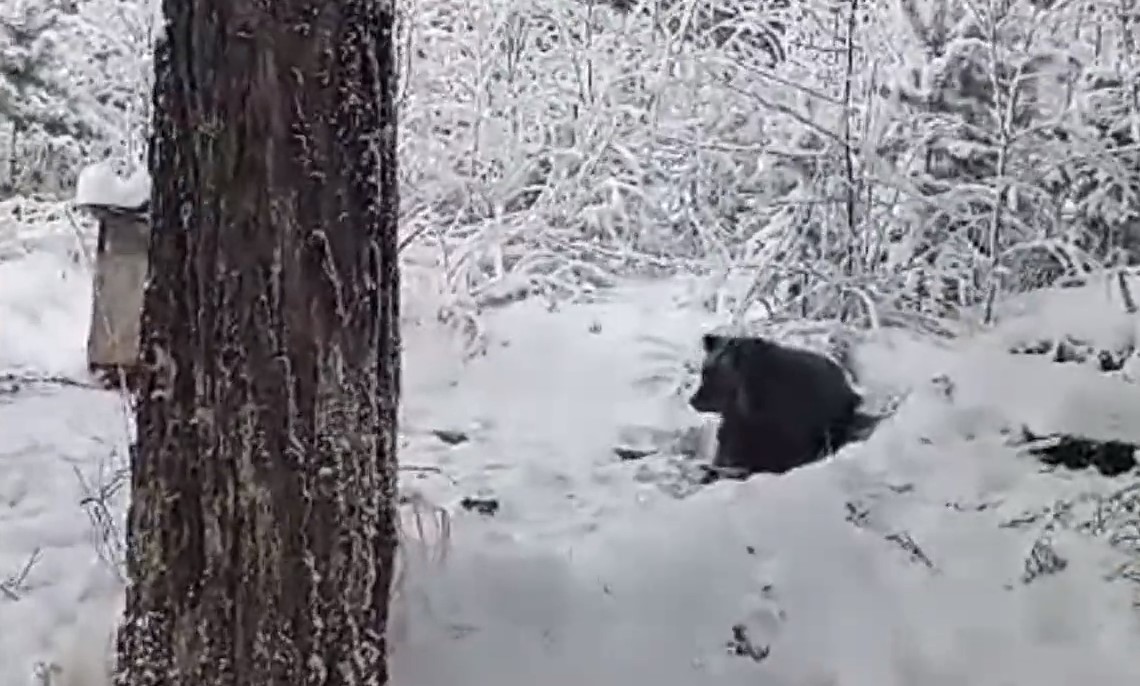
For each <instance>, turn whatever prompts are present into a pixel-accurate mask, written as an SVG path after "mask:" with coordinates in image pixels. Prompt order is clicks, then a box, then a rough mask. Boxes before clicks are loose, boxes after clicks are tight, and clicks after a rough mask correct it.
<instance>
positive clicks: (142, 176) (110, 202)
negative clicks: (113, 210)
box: [75, 162, 150, 209]
mask: <svg viewBox="0 0 1140 686" xmlns="http://www.w3.org/2000/svg"><path fill="white" fill-rule="evenodd" d="M149 200H150V172H148V171H147V169H146V167H144V166H141V165H140V166H138V167H136V168H135V170H134V171H133V172H131V174H130V175H129V176H127V177H126V178H124V177H122V176H119V175H118V173H116V172H115V170H114V168H113V167H112V166H111V164H110V163H108V162H97V163H95V164H92V165H88V166H87V167H84V168H83V170H82V171H80V172H79V178H78V180H77V181H76V184H75V204H77V205H80V206H98V207H123V208H131V209H133V208H137V207H141V206H143V205H144V204H145V203H146V202H147V201H149Z"/></svg>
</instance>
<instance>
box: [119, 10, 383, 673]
mask: <svg viewBox="0 0 1140 686" xmlns="http://www.w3.org/2000/svg"><path fill="white" fill-rule="evenodd" d="M163 11H164V13H165V15H166V18H167V26H166V35H165V37H164V38H162V39H161V40H160V42H159V44H158V47H157V49H156V85H155V119H154V123H155V131H154V138H153V139H152V146H151V160H150V166H151V172H152V178H153V179H154V189H153V192H152V195H153V197H152V202H151V207H152V216H151V221H152V225H153V230H152V238H151V245H150V280H149V283H148V286H147V291H146V296H145V303H144V314H143V333H142V357H143V365H144V369H145V370H146V373H145V380H144V382H143V386H142V390H141V394H140V397H139V399H138V402H139V404H138V410H137V418H138V441H137V444H136V450H135V452H134V455H133V457H132V463H131V471H132V488H133V491H132V502H131V508H130V514H129V522H128V533H127V540H128V560H127V563H128V572H129V575H130V578H131V584H130V587H129V589H128V593H127V607H126V614H125V617H124V619H123V623H122V627H121V628H120V631H119V642H118V661H117V672H116V678H115V683H116V684H117V685H118V686H152V685H153V686H158V685H163V686H223V685H224V686H263V685H266V686H268V685H273V686H285V685H286V684H287V685H288V686H308V685H312V686H316V685H317V684H322V685H327V686H349V685H362V684H367V685H379V684H384V683H386V682H387V670H386V647H387V646H386V643H385V630H386V624H387V618H388V595H389V587H390V582H391V572H392V564H393V557H394V553H395V545H396V528H395V527H396V523H395V522H396V520H395V495H396V481H395V469H396V467H395V459H396V458H395V450H396V409H397V404H398V402H399V373H400V368H399V365H400V361H399V328H398V315H399V312H398V309H399V304H398V297H399V288H398V278H399V277H398V269H397V242H396V241H397V236H396V215H397V190H396V113H395V109H394V95H395V60H394V55H393V42H392V32H393V27H394V8H393V4H392V1H391V0H339V1H337V2H330V1H329V0H273V1H272V2H267V1H265V0H163Z"/></svg>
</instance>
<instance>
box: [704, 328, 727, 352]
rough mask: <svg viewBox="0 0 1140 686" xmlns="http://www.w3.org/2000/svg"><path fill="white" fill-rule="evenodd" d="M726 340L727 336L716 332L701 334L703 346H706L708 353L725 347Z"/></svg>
mask: <svg viewBox="0 0 1140 686" xmlns="http://www.w3.org/2000/svg"><path fill="white" fill-rule="evenodd" d="M725 340H726V337H725V336H721V335H719V334H715V333H706V334H705V335H704V336H701V347H702V348H704V350H705V354H708V353H711V352H713V351H714V350H720V349H721V348H723V347H724V343H725Z"/></svg>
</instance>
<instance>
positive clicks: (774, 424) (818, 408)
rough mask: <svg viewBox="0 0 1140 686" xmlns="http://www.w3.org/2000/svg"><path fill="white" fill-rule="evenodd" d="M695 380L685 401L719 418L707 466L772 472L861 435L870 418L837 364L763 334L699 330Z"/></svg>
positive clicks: (867, 428) (871, 424)
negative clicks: (697, 383) (702, 353)
mask: <svg viewBox="0 0 1140 686" xmlns="http://www.w3.org/2000/svg"><path fill="white" fill-rule="evenodd" d="M702 343H703V345H704V351H705V361H704V365H703V367H702V369H701V384H700V386H699V387H698V388H697V390H696V392H695V393H694V394H693V397H692V398H691V399H690V400H689V404H690V405H691V406H692V408H693V409H694V410H696V411H698V412H709V413H716V414H719V415H720V416H721V423H720V429H719V430H718V431H717V452H716V457H715V459H714V460H713V466H714V467H717V468H721V469H724V470H726V471H732V472H738V473H744V474H754V473H757V472H767V473H775V474H780V473H783V472H786V471H788V470H789V469H794V468H796V467H800V466H802V465H805V464H809V463H811V462H815V461H817V460H820V459H822V458H823V457H825V456H826V455H828V454H830V453H831V452H834V451H835V450H838V449H839V448H840V447H842V446H843V445H844V444H846V443H849V442H850V441H852V440H856V439H858V438H860V437H863V436H865V435H866V434H867V433H869V432H870V430H871V429H873V428H874V424H875V423H876V422H877V420H878V418H876V417H870V416H868V415H865V414H863V413H861V412H859V405H860V404H861V403H862V397H861V396H860V395H859V393H857V392H856V391H855V389H853V388H852V387H851V383H850V381H849V380H848V377H847V373H846V372H845V371H844V370H843V368H842V367H840V366H839V364H838V363H836V362H835V361H833V360H831V359H830V358H828V357H826V356H824V355H821V354H819V353H816V352H813V351H810V350H806V349H803V348H793V347H788V346H784V345H780V344H779V343H776V342H774V341H770V340H768V339H764V338H749V337H737V336H720V335H715V334H706V335H705V336H704V337H703V339H702Z"/></svg>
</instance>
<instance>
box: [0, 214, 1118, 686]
mask: <svg viewBox="0 0 1140 686" xmlns="http://www.w3.org/2000/svg"><path fill="white" fill-rule="evenodd" d="M33 220H34V221H33ZM78 233H79V232H78V231H77V229H76V226H75V225H73V224H72V223H71V222H70V221H69V220H68V219H67V217H66V216H64V215H61V214H56V215H54V216H36V217H30V216H29V215H27V214H25V215H23V216H21V217H15V216H13V215H12V214H11V211H10V208H8V209H3V210H2V211H0V584H3V585H2V586H0V686H9V685H13V686H24V685H25V684H30V683H34V682H35V676H34V673H35V671H36V665H37V664H38V663H47V662H51V661H64V662H66V663H67V664H68V665H70V664H72V661H73V660H74V659H75V655H74V651H75V646H77V645H80V644H81V645H82V646H84V647H83V651H84V652H85V653H86V654H88V655H90V654H94V653H96V652H97V650H98V646H100V645H101V644H100V642H101V641H103V640H104V638H105V637H106V635H107V633H106V632H107V630H108V622H109V621H110V620H111V619H112V616H113V610H114V607H115V602H116V600H115V599H116V597H117V596H116V594H117V592H118V587H117V585H116V582H115V577H114V574H112V573H110V571H109V570H108V567H107V565H105V564H104V563H103V562H102V561H101V559H102V557H107V556H114V555H115V554H116V550H117V546H118V545H120V542H119V541H117V540H114V539H113V538H112V540H110V541H107V540H103V539H102V538H101V537H100V536H99V535H98V533H97V532H98V531H99V529H100V527H97V526H94V525H93V521H98V522H104V525H105V524H106V522H110V524H111V525H112V526H118V523H119V521H120V520H119V517H120V516H121V510H120V509H119V508H121V507H122V504H123V502H124V496H125V494H124V493H122V492H121V491H120V492H111V493H106V492H100V489H99V486H100V485H101V484H107V483H108V482H109V481H111V479H112V477H113V474H114V471H115V469H116V467H121V466H122V464H123V457H122V454H123V450H124V446H125V444H126V440H127V436H128V431H129V429H128V426H129V422H128V416H127V413H126V410H125V407H124V405H123V402H122V400H121V399H120V398H119V397H118V396H117V395H116V394H114V393H108V392H104V391H99V390H94V389H90V388H85V387H82V385H68V384H62V383H59V379H56V380H49V381H46V382H31V383H29V382H19V383H17V381H16V380H15V379H14V377H21V378H26V377H29V376H34V377H37V378H44V377H66V378H71V379H78V380H82V379H83V378H84V377H83V375H82V369H83V366H84V365H83V354H84V342H85V337H86V328H87V317H88V307H89V298H90V283H89V278H88V276H87V273H86V270H85V268H84V266H83V260H82V259H78V258H77V257H76V256H75V255H74V254H69V253H75V246H76V244H77V240H76V236H77V235H78ZM88 238H89V236H88ZM687 300H688V299H687V288H686V285H685V284H683V283H679V282H671V283H641V284H628V285H625V286H622V287H620V288H618V289H616V290H614V291H612V292H610V293H608V294H606V295H605V297H603V298H599V300H598V301H597V302H593V303H585V304H575V305H561V306H560V307H558V308H556V310H555V311H549V310H548V308H547V307H546V305H545V304H543V303H540V302H527V303H522V304H518V305H514V306H510V307H508V308H506V309H503V310H500V311H497V312H493V313H490V314H488V315H486V317H485V320H484V323H485V325H486V334H487V339H486V341H485V342H486V343H487V352H486V354H485V355H483V356H480V357H476V358H474V359H472V360H470V361H467V362H464V361H463V360H462V359H461V356H460V355H459V354H457V346H456V345H454V344H453V339H452V338H449V337H447V336H446V335H444V333H443V330H442V329H441V328H439V327H438V326H436V325H434V324H430V323H424V324H419V325H415V326H412V325H409V327H408V328H407V330H406V332H405V337H406V347H407V359H406V363H405V364H406V379H405V397H404V400H405V407H404V430H405V439H404V446H403V450H402V453H401V460H402V462H403V464H404V466H405V467H406V468H407V470H406V471H405V473H404V477H405V481H404V486H405V489H404V490H405V493H406V494H410V495H416V496H417V497H419V496H422V500H423V501H425V502H429V503H434V504H436V505H439V506H441V507H442V508H444V509H445V510H446V511H447V512H448V513H449V515H450V516H449V531H448V532H447V533H446V534H441V533H440V530H439V529H438V528H435V527H433V526H432V524H431V522H430V521H426V522H423V523H424V526H425V527H426V528H425V530H424V532H423V533H422V534H416V533H415V531H414V522H413V521H412V519H411V518H409V520H408V524H409V526H408V528H409V531H410V538H409V542H408V544H407V545H406V547H405V550H404V556H403V559H404V563H405V564H404V570H405V573H404V580H403V582H402V584H401V586H400V588H399V599H398V600H397V602H396V611H397V615H398V617H399V621H398V623H397V627H396V629H395V631H396V637H395V645H394V649H393V657H392V661H393V669H394V675H395V680H394V682H395V683H397V684H408V685H414V686H452V685H453V684H460V683H477V684H499V685H502V686H514V685H520V686H521V685H523V684H531V683H543V684H547V685H548V686H561V685H563V684H565V685H570V684H580V683H594V684H599V686H611V685H612V686H620V685H623V684H628V683H652V684H655V685H657V686H672V685H676V686H692V685H693V684H705V683H708V684H757V683H763V684H765V685H767V686H780V685H783V684H787V685H789V686H792V685H794V686H815V685H820V686H822V685H825V684H834V685H837V686H862V685H864V684H866V685H867V686H938V685H939V684H947V685H950V684H954V685H955V686H957V685H958V684H963V683H967V684H970V685H971V686H1006V685H1010V686H1022V685H1023V684H1035V685H1036V686H1042V685H1053V684H1056V685H1057V686H1066V685H1068V684H1072V683H1076V682H1078V681H1079V680H1095V683H1098V684H1104V685H1106V686H1107V685H1112V684H1133V683H1137V682H1138V681H1140V661H1137V660H1136V659H1135V655H1137V654H1140V622H1138V621H1137V620H1138V619H1140V614H1138V610H1137V609H1136V601H1137V599H1138V598H1140V594H1138V592H1137V591H1138V589H1140V568H1137V567H1136V560H1137V559H1140V544H1138V543H1137V542H1136V541H1137V539H1138V536H1137V534H1140V522H1138V518H1140V515H1138V514H1137V512H1138V511H1140V484H1138V481H1137V479H1136V478H1135V475H1132V476H1130V477H1118V478H1116V479H1107V478H1104V477H1100V476H1097V475H1095V474H1091V473H1079V474H1078V473H1073V472H1062V471H1057V472H1052V473H1050V472H1048V471H1046V470H1043V469H1042V468H1041V465H1040V464H1039V463H1037V462H1036V461H1035V460H1034V459H1033V458H1031V457H1029V456H1026V455H1024V454H1022V453H1019V452H1018V451H1017V450H1016V448H1014V447H1012V446H1011V445H1009V443H1010V442H1011V441H1012V438H1013V436H1014V435H1015V434H1016V433H1017V429H1018V428H1019V426H1020V425H1022V424H1024V425H1028V426H1030V427H1031V428H1033V429H1034V431H1035V432H1038V433H1048V432H1049V431H1051V430H1069V431H1079V432H1081V433H1083V434H1085V435H1090V436H1093V437H1105V438H1113V437H1120V438H1125V439H1128V440H1135V441H1138V442H1140V390H1138V388H1140V387H1137V386H1133V385H1132V384H1131V383H1129V382H1128V381H1126V380H1125V379H1124V378H1122V377H1124V376H1126V375H1127V372H1128V371H1129V368H1128V367H1126V368H1125V374H1121V373H1117V374H1116V375H1110V376H1106V375H1103V374H1101V373H1099V372H1097V371H1096V370H1094V369H1093V368H1092V367H1090V366H1088V365H1080V364H1052V363H1050V362H1048V361H1046V359H1045V358H1044V357H1041V356H1032V355H1020V356H1012V355H1009V354H1007V353H1006V352H1005V350H1006V349H1007V348H1009V347H1011V346H1015V345H1027V344H1031V343H1034V342H1036V341H1037V339H1039V338H1042V337H1047V338H1051V339H1056V338H1057V337H1059V336H1062V335H1070V336H1076V337H1079V338H1082V339H1083V340H1086V341H1092V342H1102V341H1108V342H1109V343H1111V344H1112V345H1117V346H1120V345H1122V344H1124V343H1128V342H1130V341H1132V340H1133V339H1134V337H1135V328H1134V325H1133V323H1132V322H1131V321H1130V319H1129V318H1128V317H1126V316H1125V315H1123V309H1122V308H1121V306H1120V305H1119V303H1117V302H1115V301H1114V300H1113V299H1112V298H1111V297H1109V295H1106V291H1105V289H1104V288H1102V287H1093V288H1086V289H1082V290H1078V291H1069V292H1065V293H1062V294H1060V295H1055V296H1050V297H1048V298H1045V299H1043V300H1042V299H1038V301H1035V302H1032V303H1022V304H1021V309H1020V310H1017V309H1016V308H1010V309H1009V314H1008V316H1009V319H1008V323H1007V324H1004V325H1003V326H1002V327H1001V328H1000V329H999V330H998V331H997V332H991V333H986V334H982V335H978V336H975V337H973V338H970V339H968V340H963V341H957V342H953V343H952V344H951V343H946V342H936V341H931V340H923V339H919V338H917V337H914V336H909V335H905V334H902V333H895V334H892V335H889V336H888V335H885V334H884V335H882V336H879V337H878V338H877V339H876V340H874V341H872V342H870V343H868V344H866V345H865V346H863V348H862V349H861V350H860V356H859V357H860V362H861V372H862V378H863V379H864V381H865V383H866V384H867V386H868V387H869V390H870V391H871V392H872V394H874V395H878V396H883V395H888V394H900V393H909V395H907V396H906V400H905V401H904V403H903V404H902V406H901V407H900V409H899V411H898V414H897V415H896V416H895V417H894V418H893V419H891V420H889V421H888V422H887V423H886V424H884V425H883V426H882V427H881V429H880V431H879V432H878V433H876V435H875V436H874V437H873V438H872V439H871V440H870V441H869V442H868V443H866V444H863V445H858V446H851V447H849V448H847V449H846V450H844V451H843V452H842V453H841V454H840V455H839V456H837V457H836V458H835V459H833V460H831V461H828V462H826V463H823V464H819V465H814V466H811V467H807V468H804V469H801V470H797V471H795V472H793V473H791V474H788V475H785V476H782V477H763V476H761V477H756V478H753V479H751V480H749V481H747V482H721V483H718V484H715V485H713V486H708V487H703V488H698V487H697V486H695V485H694V484H693V483H692V481H691V479H690V472H691V471H692V467H693V464H692V460H690V459H687V458H685V457H683V456H681V455H680V454H679V453H680V447H681V446H682V445H683V444H684V443H685V442H686V441H685V439H684V436H685V435H686V430H688V429H691V428H692V427H695V426H697V425H698V424H699V423H700V419H699V418H698V417H696V416H695V415H694V414H693V413H692V412H691V411H689V410H688V409H687V408H686V406H685V393H684V391H683V390H680V391H679V387H680V386H681V385H682V384H683V383H684V382H686V381H690V380H691V379H690V378H689V377H690V375H689V374H687V373H686V372H685V370H684V364H685V362H686V361H690V362H691V361H694V360H695V356H696V355H697V344H698V339H699V334H700V332H701V331H703V330H706V329H707V328H708V327H710V326H712V325H713V324H714V323H716V322H714V321H713V320H712V318H711V317H710V316H709V315H707V314H705V313H702V312H701V311H700V310H699V308H696V307H694V306H692V305H690V304H688V302H687ZM425 321H430V318H425ZM1107 344H1108V343H1106V345H1107ZM936 376H941V378H940V379H938V380H932V379H933V378H934V377H936ZM5 379H6V380H5ZM444 439H448V440H444ZM615 448H627V449H632V450H635V451H636V452H638V453H641V452H649V451H653V450H656V452H655V453H653V454H650V455H648V456H646V457H643V458H640V459H636V460H623V459H621V457H619V455H618V454H617V452H615ZM465 498H474V499H484V500H491V499H493V500H494V501H495V502H497V503H498V506H499V507H498V509H497V511H495V512H494V514H484V513H480V512H479V511H477V509H468V508H466V507H464V506H463V504H462V502H463V501H464V499H465ZM104 505H105V506H106V509H105V508H104ZM108 514H109V515H110V518H109V519H107V515H108ZM93 518H94V519H93ZM424 519H430V513H428V516H426V517H425V518H424ZM420 537H422V538H425V539H427V542H426V543H423V544H420V543H419V542H418V541H417V539H418V538H420ZM442 539H446V540H445V541H444V540H442ZM29 561H31V562H32V564H31V565H30V566H29ZM5 580H7V581H5ZM88 661H89V660H88ZM76 669H78V668H76ZM69 675H70V676H75V673H74V670H73V671H72V672H69V673H64V674H63V676H64V677H68V676H69ZM75 683H84V682H75Z"/></svg>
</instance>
